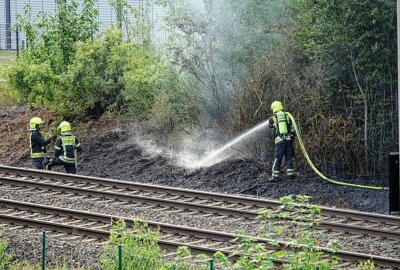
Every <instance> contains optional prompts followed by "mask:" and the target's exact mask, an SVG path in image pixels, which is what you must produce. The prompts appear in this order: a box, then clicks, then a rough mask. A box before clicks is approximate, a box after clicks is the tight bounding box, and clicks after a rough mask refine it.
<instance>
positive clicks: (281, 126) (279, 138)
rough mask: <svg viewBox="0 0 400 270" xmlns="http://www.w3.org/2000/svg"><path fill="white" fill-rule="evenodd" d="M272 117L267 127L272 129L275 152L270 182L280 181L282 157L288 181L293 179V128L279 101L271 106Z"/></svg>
mask: <svg viewBox="0 0 400 270" xmlns="http://www.w3.org/2000/svg"><path fill="white" fill-rule="evenodd" d="M271 109H272V113H273V116H272V117H271V118H270V119H269V123H268V124H269V127H270V128H273V129H274V137H275V150H274V163H273V165H272V177H271V178H270V179H269V180H270V181H271V182H273V181H279V180H280V177H279V176H280V175H279V174H280V170H281V163H282V159H283V157H285V167H286V174H287V176H288V177H289V179H295V178H296V176H295V174H294V170H293V156H294V148H293V139H294V134H295V131H294V127H293V125H292V122H291V121H290V118H289V116H288V115H286V113H285V111H284V109H283V104H282V102H280V101H274V102H273V103H272V104H271Z"/></svg>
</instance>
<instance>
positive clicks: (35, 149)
mask: <svg viewBox="0 0 400 270" xmlns="http://www.w3.org/2000/svg"><path fill="white" fill-rule="evenodd" d="M42 124H43V121H42V119H40V118H39V117H33V118H32V119H31V120H30V121H29V130H30V131H31V134H30V135H29V149H30V151H31V158H32V163H33V165H34V166H35V168H36V169H39V170H42V169H43V168H44V167H45V166H46V163H47V162H48V158H46V145H48V144H49V143H51V141H52V139H53V138H54V135H53V133H52V132H50V135H49V137H48V138H47V139H45V138H44V137H43V135H42V134H41V133H40V128H41V126H42Z"/></svg>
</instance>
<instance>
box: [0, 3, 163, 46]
mask: <svg viewBox="0 0 400 270" xmlns="http://www.w3.org/2000/svg"><path fill="white" fill-rule="evenodd" d="M6 1H8V0H0V49H2V50H5V49H10V47H9V46H7V45H11V49H12V50H16V48H17V46H16V33H14V32H11V41H10V39H8V40H7V38H6V37H7V33H6V32H7V31H6V26H7V25H6V13H7V12H6ZM67 1H70V0H67ZM76 1H77V2H78V3H79V2H83V0H76ZM145 1H146V0H128V2H129V4H130V5H132V6H134V7H139V6H141V5H143V4H144V2H145ZM27 3H30V5H31V7H32V20H35V19H36V18H37V15H38V14H39V12H41V11H44V12H48V13H54V11H55V8H56V7H55V0H10V5H11V14H10V15H11V27H12V26H13V25H14V24H15V22H16V16H17V14H21V15H23V14H24V6H25V5H26V4H27ZM96 7H97V9H98V10H99V16H98V22H99V27H100V30H101V29H104V28H107V27H109V26H110V25H111V24H113V23H115V21H116V16H115V13H114V12H113V11H112V9H111V7H110V6H109V4H108V0H97V3H96ZM164 15H165V10H164V8H162V7H159V6H156V5H153V6H152V7H151V8H150V18H151V19H152V22H153V39H155V40H157V41H158V42H162V41H164V40H165V33H164V31H163V30H162V29H161V21H162V18H163V16H164ZM10 43H11V44H10ZM25 46H26V40H25V35H24V33H19V47H20V48H24V47H25Z"/></svg>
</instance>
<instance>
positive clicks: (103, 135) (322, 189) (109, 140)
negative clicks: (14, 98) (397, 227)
mask: <svg viewBox="0 0 400 270" xmlns="http://www.w3.org/2000/svg"><path fill="white" fill-rule="evenodd" d="M0 116H1V118H2V119H3V120H5V121H6V122H7V125H6V126H9V127H10V128H7V129H5V128H3V129H2V130H0V132H1V135H2V138H5V137H4V136H7V141H3V142H2V144H1V145H0V147H1V152H2V155H0V163H3V164H7V165H12V166H21V167H32V165H31V161H30V158H29V153H28V151H26V149H27V143H26V141H27V140H25V139H24V138H23V137H22V135H19V136H17V137H15V136H13V135H12V134H20V131H18V129H21V128H22V130H23V128H24V126H23V125H26V121H29V118H30V117H31V116H32V113H27V112H25V111H24V112H23V113H21V112H15V111H4V112H1V113H0ZM15 119H16V121H13V120H15ZM76 135H77V136H78V138H79V139H80V140H81V142H82V145H83V148H84V152H83V153H82V154H81V155H80V157H79V165H78V173H79V174H83V175H90V176H97V177H105V178H113V179H119V180H127V181H137V182H144V183H154V184H158V185H166V186H175V187H184V188H191V189H201V190H207V191H215V192H225V193H232V194H245V195H254V196H260V197H266V198H273V199H277V198H279V197H281V196H285V195H289V194H303V195H309V196H312V198H313V199H312V203H315V204H321V205H326V206H332V207H340V208H351V209H356V210H361V211H369V212H379V213H387V212H388V192H386V191H374V190H366V189H360V188H349V187H343V186H337V185H332V184H330V183H328V182H326V181H324V180H321V179H319V178H317V177H315V176H312V175H311V176H305V175H301V174H300V175H298V176H297V178H296V179H295V180H288V179H285V178H283V179H282V180H281V181H279V182H277V183H269V182H268V180H267V179H268V178H269V176H270V167H269V166H266V165H265V164H264V163H262V162H261V161H258V160H252V159H231V160H225V161H223V162H220V163H218V164H215V165H213V166H211V167H208V168H200V169H185V168H182V167H180V166H177V165H175V163H174V162H173V161H171V159H169V158H167V157H166V155H163V154H151V153H148V152H146V151H145V150H144V149H142V148H141V147H140V146H139V144H137V143H136V142H137V140H136V133H135V132H134V131H133V129H132V127H131V126H130V125H129V124H128V123H115V121H114V122H111V123H110V120H109V119H108V120H107V119H102V120H99V121H93V122H90V123H87V124H84V125H80V126H79V129H78V131H77V132H76ZM51 148H52V147H51V146H50V147H49V149H51ZM7 152H11V153H16V154H11V155H9V154H6V153H7ZM57 170H60V168H58V169H57ZM61 171H62V170H61ZM348 181H349V182H358V183H363V184H374V185H382V184H387V183H383V181H380V180H374V179H369V180H361V179H358V180H348Z"/></svg>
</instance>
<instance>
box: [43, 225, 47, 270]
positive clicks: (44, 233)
mask: <svg viewBox="0 0 400 270" xmlns="http://www.w3.org/2000/svg"><path fill="white" fill-rule="evenodd" d="M45 269H46V231H43V232H42V270H45Z"/></svg>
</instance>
